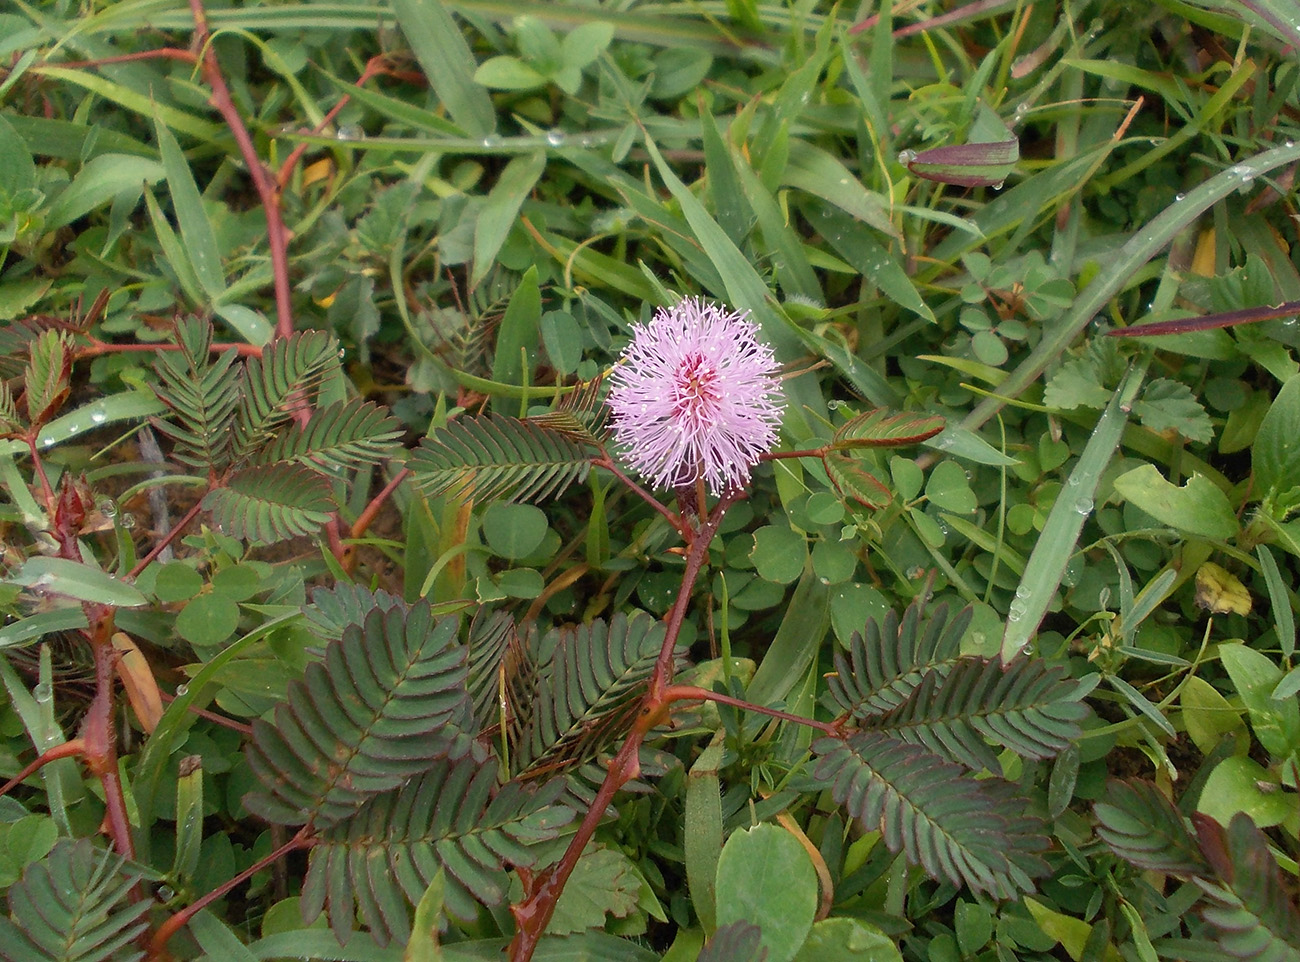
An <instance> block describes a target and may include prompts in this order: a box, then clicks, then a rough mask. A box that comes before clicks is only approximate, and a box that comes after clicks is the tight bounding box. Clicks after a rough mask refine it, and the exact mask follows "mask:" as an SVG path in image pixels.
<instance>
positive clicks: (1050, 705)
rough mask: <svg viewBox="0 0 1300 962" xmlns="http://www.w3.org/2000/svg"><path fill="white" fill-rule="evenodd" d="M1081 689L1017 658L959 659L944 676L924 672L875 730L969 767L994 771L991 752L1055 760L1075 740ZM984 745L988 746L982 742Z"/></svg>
mask: <svg viewBox="0 0 1300 962" xmlns="http://www.w3.org/2000/svg"><path fill="white" fill-rule="evenodd" d="M1086 690H1087V689H1086V687H1085V686H1082V685H1080V683H1079V682H1077V681H1074V680H1072V679H1070V678H1069V677H1068V676H1067V675H1066V673H1065V671H1064V669H1062V668H1061V667H1060V666H1058V665H1049V664H1047V663H1046V662H1044V661H1042V660H1040V659H1028V658H1017V659H1015V660H1014V661H1012V662H1011V663H1010V664H1009V665H1006V666H1005V667H1004V666H1003V665H1002V663H1001V661H1000V660H985V659H983V658H962V659H959V660H958V661H957V662H955V663H954V664H953V666H952V669H951V670H950V671H949V672H948V673H947V674H946V675H945V674H943V673H941V672H938V671H931V672H928V673H926V674H925V675H924V676H923V677H922V678H921V683H920V684H919V685H917V687H916V688H915V689H914V690H913V691H912V693H911V694H910V695H909V696H908V698H907V701H905V702H903V704H901V705H899V706H898V707H897V708H895V709H894V710H893V711H891V712H889V713H888V714H886V715H884V716H883V717H881V718H879V719H873V720H872V723H871V727H872V728H877V729H880V730H883V731H886V732H888V733H889V734H890V735H892V736H893V737H895V738H898V739H901V740H903V741H906V742H911V743H913V744H916V745H921V746H922V747H924V748H926V749H928V750H929V751H931V752H933V753H934V754H936V755H939V756H941V757H943V758H949V759H951V760H952V761H955V762H958V763H960V764H962V765H965V766H967V767H969V768H973V769H975V770H977V771H978V770H979V769H981V768H986V769H988V770H989V771H991V772H996V771H998V762H997V754H996V753H995V752H994V751H993V749H992V748H990V747H989V744H988V742H990V741H991V742H993V743H994V744H995V745H998V746H999V747H1000V748H1010V749H1011V750H1012V751H1014V752H1015V753H1016V754H1018V755H1020V756H1022V757H1024V758H1053V757H1055V756H1056V755H1057V754H1058V753H1059V752H1060V751H1061V750H1062V749H1064V748H1065V747H1066V746H1067V745H1069V744H1070V743H1071V741H1072V740H1073V739H1074V738H1075V737H1077V736H1078V734H1079V722H1080V721H1081V720H1082V719H1083V718H1084V717H1086V716H1087V714H1088V708H1087V706H1086V705H1085V704H1084V703H1083V702H1082V698H1083V695H1084V693H1085V692H1086ZM986 739H987V741H986Z"/></svg>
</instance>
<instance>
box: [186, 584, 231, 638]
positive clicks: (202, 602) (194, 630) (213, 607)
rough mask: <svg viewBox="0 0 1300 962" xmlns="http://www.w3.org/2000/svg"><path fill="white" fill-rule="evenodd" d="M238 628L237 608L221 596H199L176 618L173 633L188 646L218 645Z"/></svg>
mask: <svg viewBox="0 0 1300 962" xmlns="http://www.w3.org/2000/svg"><path fill="white" fill-rule="evenodd" d="M238 627H239V605H238V604H236V603H235V602H234V601H232V600H230V599H229V598H227V597H226V596H225V595H216V594H212V595H199V597H197V598H195V599H194V600H193V601H191V602H190V603H189V604H188V605H186V606H185V608H184V610H183V611H181V613H180V614H179V615H177V616H176V633H177V634H178V635H180V636H181V637H182V638H184V639H185V640H186V641H188V642H189V643H190V644H192V645H199V646H204V645H219V644H221V643H222V642H223V641H225V640H226V639H227V638H229V637H230V636H231V635H233V634H234V633H235V629H236V628H238Z"/></svg>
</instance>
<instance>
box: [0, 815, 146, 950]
mask: <svg viewBox="0 0 1300 962" xmlns="http://www.w3.org/2000/svg"><path fill="white" fill-rule="evenodd" d="M142 877H143V873H142V872H140V871H139V870H137V869H134V868H132V867H130V866H128V865H127V864H126V863H125V862H124V861H123V859H122V858H121V857H119V856H117V855H114V854H112V853H111V852H105V851H103V850H101V849H98V848H96V847H95V846H94V845H93V844H92V843H91V842H90V841H89V840H88V839H79V840H77V841H75V842H74V841H70V840H68V839H61V840H59V841H58V842H57V843H55V846H54V848H52V849H51V850H50V853H49V854H48V855H47V856H46V857H45V858H43V859H41V860H40V861H39V862H34V863H32V864H31V865H29V866H27V869H26V870H25V871H24V872H23V877H22V878H21V879H19V880H18V881H17V882H15V883H14V884H13V885H12V886H11V887H10V888H9V893H8V899H9V917H8V918H3V917H0V959H3V960H5V962H99V960H106V959H112V960H114V962H134V960H136V959H140V958H143V957H144V953H143V952H141V951H137V950H136V949H135V948H134V946H132V945H131V942H132V940H133V939H135V937H136V936H138V935H139V934H140V933H141V932H143V931H144V930H145V929H146V928H147V927H148V925H149V920H148V919H147V918H146V915H147V914H148V912H149V908H150V905H151V903H150V902H149V901H146V900H142V901H139V902H135V903H131V902H129V901H128V900H127V893H128V892H129V891H130V890H131V888H132V887H133V886H134V885H135V884H136V883H137V882H139V881H140V879H141V878H142Z"/></svg>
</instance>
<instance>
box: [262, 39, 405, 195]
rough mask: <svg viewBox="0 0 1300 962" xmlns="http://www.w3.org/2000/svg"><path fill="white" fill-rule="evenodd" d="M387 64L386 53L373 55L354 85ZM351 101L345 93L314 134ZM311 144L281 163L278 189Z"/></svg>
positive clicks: (371, 75) (296, 149)
mask: <svg viewBox="0 0 1300 962" xmlns="http://www.w3.org/2000/svg"><path fill="white" fill-rule="evenodd" d="M387 66H388V57H387V56H386V55H384V54H380V55H379V56H376V57H371V58H370V59H369V60H368V61H367V62H366V67H365V69H364V70H362V71H361V76H360V77H358V78H357V79H356V81H355V82H354V83H353V86H354V87H360V86H361V85H363V84H364V83H365V82H366V81H367V80H369V79H370V78H371V77H373V76H375V75H376V74H381V73H385V72H387ZM351 101H352V95H351V94H344V95H343V96H342V97H340V98H339V102H338V103H336V104H335V105H334V106H333V107H331V108H330V111H329V113H327V114H326V115H325V116H324V117H322V118H321V121H320V123H318V124H317V125H316V126H315V127H313V128H312V131H311V132H312V133H313V134H319V133H320V132H321V131H322V130H324V129H325V128H326V127H328V126H329V125H330V124H331V123H333V122H334V118H335V117H337V116H338V115H339V112H340V111H341V110H342V109H343V108H344V107H346V106H347V105H348V104H349V103H351ZM309 146H310V144H309V143H308V142H307V141H303V142H302V143H300V144H299V145H298V146H297V147H295V148H294V149H293V150H292V151H291V152H290V154H289V156H288V157H286V158H285V160H284V163H283V164H281V165H280V173H279V174H278V175H277V176H276V178H275V183H276V190H277V191H280V192H283V191H284V188H285V187H286V186H288V184H289V178H290V177H292V176H293V171H294V168H295V167H297V166H298V161H300V160H301V159H302V155H303V154H305V153H306V152H307V148H308V147H309Z"/></svg>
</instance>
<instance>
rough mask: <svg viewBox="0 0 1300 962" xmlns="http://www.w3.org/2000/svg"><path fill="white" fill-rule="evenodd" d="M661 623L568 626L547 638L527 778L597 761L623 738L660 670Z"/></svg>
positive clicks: (620, 619) (618, 620)
mask: <svg viewBox="0 0 1300 962" xmlns="http://www.w3.org/2000/svg"><path fill="white" fill-rule="evenodd" d="M663 638H664V626H663V623H662V622H660V621H658V620H657V619H655V618H651V617H650V616H649V615H647V614H644V613H642V612H634V613H633V615H632V617H631V618H628V617H626V616H624V615H623V614H621V613H620V614H618V615H615V616H614V618H613V619H612V620H611V621H610V622H609V623H608V624H606V623H605V622H604V621H595V622H592V623H591V624H590V625H581V626H578V627H576V628H572V627H567V628H562V629H559V631H558V632H557V633H553V634H552V636H551V638H549V639H543V641H542V643H541V647H542V649H543V650H547V649H548V648H551V646H552V644H553V645H554V654H553V655H552V656H551V658H550V660H549V661H548V662H547V663H545V664H543V665H542V666H541V677H540V678H539V680H538V685H537V698H536V700H535V701H534V702H533V704H532V705H531V706H530V711H531V715H530V717H529V719H528V722H527V724H526V725H525V727H524V734H523V740H522V742H521V743H520V744H519V745H518V747H517V753H518V756H519V761H520V763H521V764H522V765H523V766H524V769H523V770H524V771H525V772H529V771H539V770H547V771H550V770H553V769H555V768H557V767H569V766H571V765H575V764H579V763H581V762H584V761H586V760H587V759H590V758H593V757H595V755H596V754H597V753H598V752H599V751H600V749H601V748H603V747H604V746H605V745H607V744H609V742H610V741H611V739H613V737H614V736H615V735H617V734H618V733H619V732H620V731H622V730H624V728H625V723H626V721H627V715H628V713H629V712H634V711H636V707H637V701H636V699H637V696H638V695H639V694H641V690H642V686H644V684H645V682H646V679H648V678H649V677H650V673H651V671H652V670H653V669H654V663H655V659H656V658H658V656H659V649H660V647H661V646H662V644H663Z"/></svg>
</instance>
